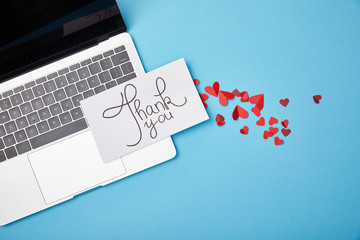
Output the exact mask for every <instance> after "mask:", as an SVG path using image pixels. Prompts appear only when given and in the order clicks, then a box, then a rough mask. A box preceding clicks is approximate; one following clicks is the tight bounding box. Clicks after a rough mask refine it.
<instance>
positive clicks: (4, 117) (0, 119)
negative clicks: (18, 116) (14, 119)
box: [0, 112, 10, 124]
mask: <svg viewBox="0 0 360 240" xmlns="http://www.w3.org/2000/svg"><path fill="white" fill-rule="evenodd" d="M8 121H10V116H9V114H8V112H1V113H0V123H1V124H4V123H6V122H8Z"/></svg>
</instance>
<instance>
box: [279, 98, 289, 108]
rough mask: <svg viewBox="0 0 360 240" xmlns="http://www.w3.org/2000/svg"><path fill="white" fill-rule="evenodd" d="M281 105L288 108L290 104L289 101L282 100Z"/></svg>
mask: <svg viewBox="0 0 360 240" xmlns="http://www.w3.org/2000/svg"><path fill="white" fill-rule="evenodd" d="M279 102H280V104H281V105H283V106H284V107H286V106H287V105H288V104H289V99H288V98H285V99H280V101H279Z"/></svg>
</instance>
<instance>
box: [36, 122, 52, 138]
mask: <svg viewBox="0 0 360 240" xmlns="http://www.w3.org/2000/svg"><path fill="white" fill-rule="evenodd" d="M36 126H37V128H38V129H39V132H40V134H41V133H44V132H47V131H49V130H50V127H49V124H48V123H47V121H43V122H40V123H38V124H36ZM36 135H37V134H36Z"/></svg>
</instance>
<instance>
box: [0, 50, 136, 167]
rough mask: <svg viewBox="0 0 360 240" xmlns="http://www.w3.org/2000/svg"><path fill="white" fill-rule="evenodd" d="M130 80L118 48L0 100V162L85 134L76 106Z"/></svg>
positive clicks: (130, 68) (131, 74) (131, 71)
mask: <svg viewBox="0 0 360 240" xmlns="http://www.w3.org/2000/svg"><path fill="white" fill-rule="evenodd" d="M135 77H136V74H135V72H134V68H133V66H132V64H131V62H130V59H129V56H128V54H127V52H126V49H125V47H124V46H120V47H117V48H115V49H111V50H109V51H106V52H104V53H102V54H99V55H96V56H94V57H92V58H89V59H85V60H84V61H81V62H79V63H76V64H73V65H71V66H68V67H66V68H62V69H60V70H58V71H56V72H53V73H49V74H47V75H46V76H42V77H41V78H39V79H37V80H35V81H31V82H28V83H26V84H24V85H22V86H19V87H16V88H14V89H11V90H9V91H6V92H4V93H2V94H1V95H0V162H2V161H5V160H7V159H10V158H13V157H15V156H18V155H20V154H23V153H26V152H29V151H31V150H32V149H36V148H39V147H41V146H44V145H46V144H48V143H51V142H53V141H56V140H59V139H61V138H63V137H66V136H68V135H70V134H73V133H75V132H78V131H81V130H83V129H86V128H87V127H88V126H87V123H86V120H85V118H84V115H83V112H82V110H81V108H80V101H81V100H83V99H85V98H88V97H91V96H93V95H95V94H98V93H100V92H103V91H105V90H107V89H110V88H112V87H115V86H117V85H118V84H121V83H123V82H126V81H128V80H130V79H133V78H135Z"/></svg>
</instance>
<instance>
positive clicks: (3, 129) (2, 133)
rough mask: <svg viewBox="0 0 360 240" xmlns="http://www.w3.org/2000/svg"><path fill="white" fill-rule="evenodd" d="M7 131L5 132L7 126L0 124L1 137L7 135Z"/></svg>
mask: <svg viewBox="0 0 360 240" xmlns="http://www.w3.org/2000/svg"><path fill="white" fill-rule="evenodd" d="M5 134H6V132H5V128H4V126H3V125H1V126H0V137H2V136H5Z"/></svg>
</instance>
